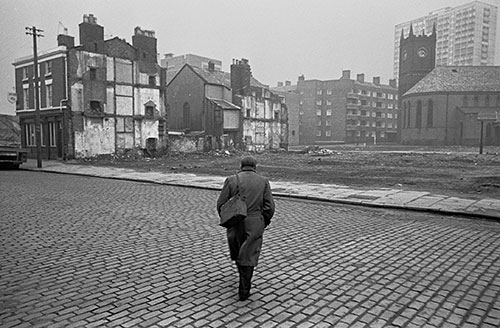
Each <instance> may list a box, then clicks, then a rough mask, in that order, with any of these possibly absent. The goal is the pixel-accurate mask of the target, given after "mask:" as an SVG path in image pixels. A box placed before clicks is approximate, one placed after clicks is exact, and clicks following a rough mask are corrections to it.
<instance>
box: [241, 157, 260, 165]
mask: <svg viewBox="0 0 500 328" xmlns="http://www.w3.org/2000/svg"><path fill="white" fill-rule="evenodd" d="M245 166H250V167H256V166H257V160H256V159H255V158H254V157H252V156H246V157H243V159H242V160H241V167H245Z"/></svg>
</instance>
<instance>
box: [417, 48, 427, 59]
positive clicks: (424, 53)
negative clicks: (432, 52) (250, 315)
mask: <svg viewBox="0 0 500 328" xmlns="http://www.w3.org/2000/svg"><path fill="white" fill-rule="evenodd" d="M418 56H419V57H421V58H423V57H425V56H427V50H426V49H425V48H420V49H418Z"/></svg>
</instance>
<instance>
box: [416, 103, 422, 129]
mask: <svg viewBox="0 0 500 328" xmlns="http://www.w3.org/2000/svg"><path fill="white" fill-rule="evenodd" d="M415 115H416V118H415V127H416V128H421V127H422V101H420V100H418V101H417V111H416V113H415Z"/></svg>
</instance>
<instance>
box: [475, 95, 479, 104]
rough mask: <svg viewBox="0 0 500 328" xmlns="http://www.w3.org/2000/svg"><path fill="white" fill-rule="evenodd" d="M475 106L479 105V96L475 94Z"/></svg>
mask: <svg viewBox="0 0 500 328" xmlns="http://www.w3.org/2000/svg"><path fill="white" fill-rule="evenodd" d="M474 106H479V96H477V95H476V96H474Z"/></svg>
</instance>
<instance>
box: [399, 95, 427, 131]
mask: <svg viewBox="0 0 500 328" xmlns="http://www.w3.org/2000/svg"><path fill="white" fill-rule="evenodd" d="M412 112H413V111H412V110H411V104H410V102H405V103H404V104H403V127H404V128H410V127H414V128H421V127H423V122H422V119H423V118H424V117H423V110H422V101H420V100H418V101H417V104H416V109H415V115H414V117H415V118H414V121H413V120H412ZM425 122H426V127H428V128H431V127H433V126H434V103H433V102H432V99H429V100H428V101H427V117H426V120H425Z"/></svg>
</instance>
